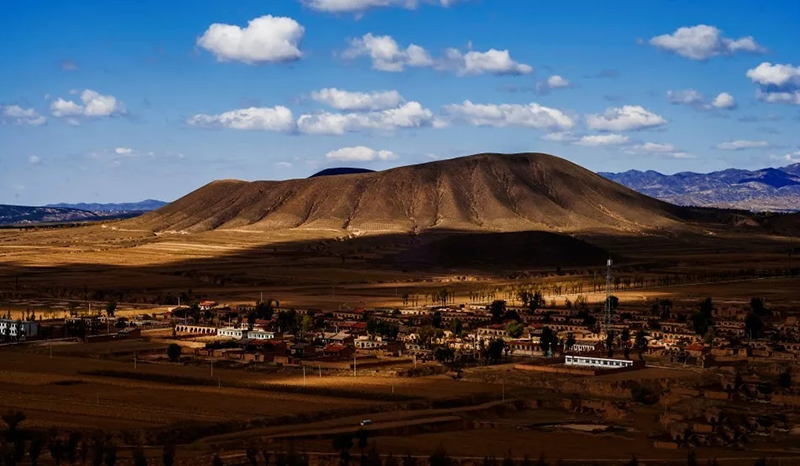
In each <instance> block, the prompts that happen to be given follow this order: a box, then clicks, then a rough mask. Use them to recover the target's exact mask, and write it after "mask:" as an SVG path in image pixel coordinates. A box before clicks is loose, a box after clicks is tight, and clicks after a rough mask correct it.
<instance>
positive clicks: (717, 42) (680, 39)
mask: <svg viewBox="0 0 800 466" xmlns="http://www.w3.org/2000/svg"><path fill="white" fill-rule="evenodd" d="M650 45H653V46H655V47H657V48H659V49H662V50H666V51H668V52H672V53H676V54H678V55H680V56H682V57H686V58H690V59H692V60H707V59H709V58H711V57H715V56H717V55H731V54H734V53H736V52H752V53H763V52H765V51H766V49H764V47H762V46H760V45H759V44H757V43H756V41H755V40H754V39H753V38H752V37H751V36H747V37H741V38H739V39H730V38H728V37H724V36H723V35H722V31H720V30H719V29H717V28H716V27H714V26H707V25H705V24H700V25H697V26H691V27H681V28H678V29H677V30H675V32H674V33H672V34H664V35H660V36H656V37H653V38H652V39H650Z"/></svg>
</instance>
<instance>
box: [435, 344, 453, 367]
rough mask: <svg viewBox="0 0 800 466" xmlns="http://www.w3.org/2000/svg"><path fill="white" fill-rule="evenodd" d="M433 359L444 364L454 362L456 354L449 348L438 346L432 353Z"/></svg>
mask: <svg viewBox="0 0 800 466" xmlns="http://www.w3.org/2000/svg"><path fill="white" fill-rule="evenodd" d="M433 357H434V358H436V360H437V361H439V362H440V363H445V362H450V361H452V360H454V359H455V358H456V353H455V352H454V351H453V349H452V348H450V347H449V346H440V347H438V348H436V351H434V352H433Z"/></svg>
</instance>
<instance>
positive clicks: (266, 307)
mask: <svg viewBox="0 0 800 466" xmlns="http://www.w3.org/2000/svg"><path fill="white" fill-rule="evenodd" d="M274 313H275V309H273V307H272V300H271V299H268V300H266V301H259V302H258V303H257V304H256V318H258V319H261V320H272V315H273V314H274Z"/></svg>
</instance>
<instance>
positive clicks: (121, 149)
mask: <svg viewBox="0 0 800 466" xmlns="http://www.w3.org/2000/svg"><path fill="white" fill-rule="evenodd" d="M114 152H116V153H117V155H130V154H131V153H132V152H133V149H131V148H130V147H117V148H116V149H114Z"/></svg>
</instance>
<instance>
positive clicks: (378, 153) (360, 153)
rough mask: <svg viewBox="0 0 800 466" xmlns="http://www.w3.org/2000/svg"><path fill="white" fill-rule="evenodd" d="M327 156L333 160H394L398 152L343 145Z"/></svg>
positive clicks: (326, 156)
mask: <svg viewBox="0 0 800 466" xmlns="http://www.w3.org/2000/svg"><path fill="white" fill-rule="evenodd" d="M325 158H326V159H328V160H329V161H331V162H373V161H376V160H394V159H396V158H397V154H395V153H394V152H392V151H389V150H375V149H372V148H370V147H366V146H356V147H342V148H341V149H337V150H334V151H330V152H328V153H327V154H326V155H325Z"/></svg>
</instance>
